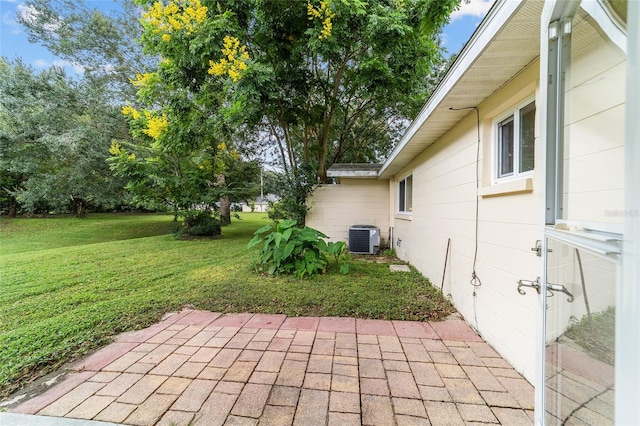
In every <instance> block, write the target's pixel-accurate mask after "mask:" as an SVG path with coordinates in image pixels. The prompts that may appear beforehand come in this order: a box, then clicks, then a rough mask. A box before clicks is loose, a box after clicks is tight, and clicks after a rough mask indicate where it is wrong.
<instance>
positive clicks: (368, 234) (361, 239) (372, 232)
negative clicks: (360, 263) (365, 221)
mask: <svg viewBox="0 0 640 426" xmlns="http://www.w3.org/2000/svg"><path fill="white" fill-rule="evenodd" d="M379 251H380V229H379V228H377V227H375V226H372V225H353V226H352V227H351V228H349V253H354V254H376V253H378V252H379Z"/></svg>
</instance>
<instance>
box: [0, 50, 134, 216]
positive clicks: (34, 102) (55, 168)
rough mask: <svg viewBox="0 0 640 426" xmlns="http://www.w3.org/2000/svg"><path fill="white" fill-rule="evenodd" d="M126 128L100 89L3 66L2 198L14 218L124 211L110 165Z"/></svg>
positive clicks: (53, 72) (18, 64) (60, 74)
mask: <svg viewBox="0 0 640 426" xmlns="http://www.w3.org/2000/svg"><path fill="white" fill-rule="evenodd" d="M126 131H127V127H126V121H125V120H124V118H123V117H122V115H121V114H120V111H119V108H115V107H114V106H113V105H112V104H111V103H110V100H109V99H108V98H107V97H105V91H104V87H103V85H102V84H101V83H99V82H95V81H92V80H90V79H85V80H77V79H70V78H68V77H67V76H66V75H65V74H64V71H63V70H62V69H60V68H51V69H48V70H44V71H41V72H36V71H35V70H34V69H33V68H31V67H29V66H27V65H25V64H24V63H23V62H22V61H20V60H15V61H13V62H8V61H5V60H4V59H0V182H1V183H2V187H0V194H2V198H4V199H5V200H6V201H8V204H9V213H10V215H15V213H16V211H17V207H18V205H20V206H21V207H22V209H23V210H25V211H27V212H36V211H40V210H43V211H49V210H52V209H53V210H57V211H66V210H69V206H73V208H74V210H75V212H76V213H77V214H78V215H84V213H85V209H86V207H87V206H88V205H92V206H93V207H96V208H111V207H114V206H116V205H119V204H121V203H122V193H121V192H122V191H121V189H122V182H119V181H117V180H115V179H114V178H113V176H112V174H111V173H110V171H109V168H108V165H107V163H106V159H107V158H108V157H109V153H108V149H109V146H110V144H111V138H112V137H119V136H123V135H126Z"/></svg>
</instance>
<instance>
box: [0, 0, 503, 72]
mask: <svg viewBox="0 0 640 426" xmlns="http://www.w3.org/2000/svg"><path fill="white" fill-rule="evenodd" d="M88 1H89V3H90V4H92V5H95V6H96V7H98V8H100V9H103V10H108V9H111V8H112V7H113V5H114V2H113V1H112V0H88ZM492 3H493V0H467V1H465V0H463V3H462V7H461V8H460V10H458V11H457V12H455V13H454V14H453V15H452V16H451V21H450V23H449V24H448V25H447V26H446V27H445V28H444V31H443V35H442V40H443V45H444V47H445V48H446V49H447V51H448V52H449V53H450V54H452V53H458V52H459V51H460V49H462V47H463V46H464V44H465V43H466V42H467V40H468V39H469V37H471V34H473V31H474V30H475V29H476V28H477V26H478V24H479V23H480V21H481V20H482V18H483V17H484V15H485V14H486V12H487V11H488V10H489V8H490V6H491V4H492ZM28 12H29V11H28V9H27V8H26V7H25V5H24V2H23V0H0V19H1V21H0V55H2V56H4V57H6V58H9V59H13V58H15V57H17V56H18V57H21V58H22V59H23V61H24V62H25V63H27V64H30V65H33V66H34V67H36V68H46V67H50V66H51V65H58V66H65V68H66V69H67V71H68V72H69V73H75V72H81V69H80V68H79V67H74V66H73V64H68V63H65V62H64V61H62V60H60V59H59V58H56V57H54V56H53V55H51V54H50V53H49V52H48V51H47V50H46V49H45V48H44V47H42V46H39V45H36V44H31V43H29V41H28V40H27V35H26V33H25V32H24V30H23V29H22V27H21V26H20V25H19V24H18V23H17V22H16V21H15V16H16V14H17V13H28Z"/></svg>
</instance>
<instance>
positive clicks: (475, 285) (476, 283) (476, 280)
mask: <svg viewBox="0 0 640 426" xmlns="http://www.w3.org/2000/svg"><path fill="white" fill-rule="evenodd" d="M468 109H473V110H474V111H475V112H476V129H477V141H476V211H475V237H474V248H473V266H472V268H471V280H470V281H469V284H471V285H472V286H473V315H474V319H475V323H476V324H475V325H476V331H478V314H477V308H476V302H477V300H476V296H477V293H476V289H477V288H478V287H480V286H482V281H481V280H480V277H479V276H478V274H477V272H476V265H477V263H478V224H479V222H480V111H479V110H478V107H476V106H470V107H463V108H449V110H450V111H464V110H468Z"/></svg>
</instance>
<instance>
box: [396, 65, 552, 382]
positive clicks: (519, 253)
mask: <svg viewBox="0 0 640 426" xmlns="http://www.w3.org/2000/svg"><path fill="white" fill-rule="evenodd" d="M538 72H539V70H538V62H537V61H536V62H535V63H534V64H532V65H531V66H529V68H528V69H527V70H526V71H525V72H522V73H520V74H519V75H518V76H517V77H516V78H515V79H514V80H512V81H511V82H510V83H509V84H507V85H506V86H505V87H503V88H502V89H501V90H499V91H498V92H497V93H496V94H494V95H493V96H491V97H490V98H489V99H487V100H486V101H485V102H484V103H483V104H482V105H480V116H481V135H482V139H483V140H482V143H481V154H480V157H481V159H480V164H479V173H480V176H481V182H480V186H481V187H482V189H481V193H485V194H487V195H485V196H483V197H481V198H480V202H479V223H478V256H477V265H476V273H477V276H478V277H479V279H480V280H481V283H482V285H481V286H479V287H476V288H474V287H473V286H472V285H471V284H470V280H471V272H472V270H473V266H472V265H473V257H474V247H475V243H474V241H475V208H476V155H477V154H476V153H477V127H476V115H475V112H474V111H473V110H471V113H470V114H469V115H468V116H467V117H466V118H465V119H464V120H462V121H461V122H460V123H458V125H456V126H455V127H454V128H453V129H452V130H450V131H449V132H448V133H446V134H445V135H444V136H443V137H442V138H440V140H438V141H437V142H436V143H435V144H434V145H432V146H430V147H429V148H427V149H426V150H425V151H424V152H423V153H422V154H421V155H419V156H418V157H417V158H416V159H415V160H414V161H413V162H411V163H410V164H409V165H408V166H407V167H406V168H404V169H403V170H402V171H401V172H399V173H398V174H397V175H396V176H395V178H394V179H392V180H391V182H390V184H389V187H390V191H391V193H392V197H391V199H392V200H393V201H392V208H393V210H392V212H395V211H396V210H397V207H396V205H397V201H395V198H396V196H397V195H396V186H397V181H398V179H402V178H404V177H405V176H407V175H408V174H413V211H412V213H411V215H410V216H409V217H407V216H403V215H398V214H392V226H393V232H394V243H395V245H396V250H397V253H398V255H399V257H401V258H403V259H405V260H407V261H409V262H410V263H411V264H412V265H414V266H415V267H416V268H417V269H418V270H420V271H421V272H422V273H423V274H424V275H425V276H427V277H428V278H429V279H430V280H431V282H432V283H433V285H435V286H436V287H440V286H441V285H442V275H443V269H444V266H445V265H444V262H445V255H446V247H447V242H448V239H449V238H450V239H451V249H450V253H449V259H448V262H447V266H446V267H447V270H446V275H445V280H444V285H443V291H444V294H445V295H450V297H451V299H452V301H453V303H454V305H455V306H456V308H457V309H458V310H459V311H460V312H461V313H462V315H463V316H464V317H465V319H466V320H467V321H468V322H469V323H470V324H471V325H472V326H474V327H477V329H478V330H479V331H480V333H481V334H482V336H483V337H484V338H485V339H486V340H487V342H489V343H490V344H491V345H492V346H494V347H495V348H496V349H497V350H498V351H499V352H500V353H501V354H502V355H503V356H504V357H505V358H506V359H507V360H508V361H509V362H510V363H511V364H512V365H513V366H514V367H515V368H516V369H518V370H519V371H521V372H522V373H523V374H524V376H525V377H527V378H528V379H529V380H530V381H533V378H534V369H535V335H536V315H535V309H536V298H535V297H534V295H533V294H531V295H529V297H527V296H522V295H520V294H518V292H517V291H516V288H517V281H518V280H519V279H521V278H523V279H531V280H534V279H535V278H536V276H537V275H538V268H539V263H538V262H539V258H538V257H536V256H535V254H534V253H533V252H532V251H531V247H533V246H534V245H535V242H536V240H537V239H539V238H540V237H539V235H538V227H537V224H538V219H539V217H538V215H539V212H540V203H541V202H542V188H539V187H538V186H536V185H533V191H528V192H522V191H521V192H519V193H509V194H504V193H501V191H506V190H509V191H513V185H514V183H513V182H512V183H511V184H502V185H493V182H492V176H493V174H492V172H491V171H492V168H493V160H492V158H493V154H492V152H493V135H492V119H493V118H495V117H496V116H497V115H500V114H502V113H504V112H505V111H507V110H508V109H510V108H512V107H514V106H516V105H519V104H521V103H522V102H523V101H527V100H528V99H530V98H531V97H533V96H535V92H536V81H537V77H538ZM540 111H541V108H540V106H539V105H537V114H536V115H537V120H539V115H540ZM538 143H539V135H538V134H537V132H536V144H538ZM539 151H540V150H539V149H537V152H536V157H537V158H536V173H537V171H538V169H539V167H538V166H537V165H539V164H540V161H541V160H542V159H541V158H540V152H539ZM531 179H532V181H533V182H535V180H536V176H533V177H532V178H531ZM515 185H516V187H517V186H518V185H520V183H518V182H516V183H515ZM407 219H409V220H407ZM398 239H399V240H400V241H399V244H398ZM474 293H475V296H474Z"/></svg>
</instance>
